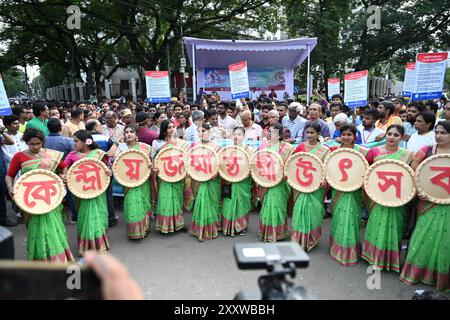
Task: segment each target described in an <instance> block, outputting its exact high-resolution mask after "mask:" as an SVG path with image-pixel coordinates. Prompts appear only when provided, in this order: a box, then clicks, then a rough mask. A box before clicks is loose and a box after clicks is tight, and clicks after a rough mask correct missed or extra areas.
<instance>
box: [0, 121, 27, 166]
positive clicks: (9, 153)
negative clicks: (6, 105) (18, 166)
mask: <svg viewBox="0 0 450 320" xmlns="http://www.w3.org/2000/svg"><path fill="white" fill-rule="evenodd" d="M3 124H4V125H5V127H6V129H7V132H6V133H7V134H8V136H9V137H10V138H11V139H13V140H14V144H10V145H8V144H3V145H2V146H1V148H2V150H3V154H4V160H5V166H6V169H8V168H9V165H10V164H11V159H12V157H13V156H14V155H15V154H16V153H17V152H19V151H24V150H26V149H28V146H27V144H26V143H25V142H24V141H23V140H22V137H23V133H21V132H19V126H20V122H19V117H17V116H15V115H11V116H7V117H5V118H4V119H3Z"/></svg>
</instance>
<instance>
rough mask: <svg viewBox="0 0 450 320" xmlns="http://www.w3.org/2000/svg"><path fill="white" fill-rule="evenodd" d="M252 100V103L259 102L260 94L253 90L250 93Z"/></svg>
mask: <svg viewBox="0 0 450 320" xmlns="http://www.w3.org/2000/svg"><path fill="white" fill-rule="evenodd" d="M250 100H251V101H256V100H258V94H257V93H256V90H255V89H254V88H253V89H252V91H251V92H250Z"/></svg>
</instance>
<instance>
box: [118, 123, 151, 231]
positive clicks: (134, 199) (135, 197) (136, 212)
mask: <svg viewBox="0 0 450 320" xmlns="http://www.w3.org/2000/svg"><path fill="white" fill-rule="evenodd" d="M138 131H139V128H138V127H137V125H135V124H129V125H127V126H126V127H125V130H124V135H125V143H121V144H119V147H118V148H117V151H116V158H117V156H118V155H119V154H120V153H121V152H123V151H126V150H130V149H135V150H141V151H143V152H144V153H145V154H146V155H148V156H149V158H150V156H151V149H152V148H151V147H150V146H149V145H148V144H146V143H143V142H138V136H137V133H138ZM148 169H149V170H150V168H148ZM124 193H125V198H124V201H123V209H124V212H123V213H124V220H125V223H126V225H127V236H128V238H129V239H143V238H145V237H146V236H147V235H148V233H149V232H150V216H151V214H152V210H151V209H152V207H151V198H150V181H149V180H147V181H145V182H144V183H143V184H141V185H140V186H137V187H133V188H125V187H124Z"/></svg>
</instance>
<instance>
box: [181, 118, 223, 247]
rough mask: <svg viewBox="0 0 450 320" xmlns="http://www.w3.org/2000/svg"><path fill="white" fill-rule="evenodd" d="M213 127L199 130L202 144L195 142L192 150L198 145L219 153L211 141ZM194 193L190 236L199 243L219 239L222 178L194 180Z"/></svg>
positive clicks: (203, 126) (205, 125)
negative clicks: (210, 134)
mask: <svg viewBox="0 0 450 320" xmlns="http://www.w3.org/2000/svg"><path fill="white" fill-rule="evenodd" d="M210 130H211V126H210V125H209V124H203V125H202V126H201V127H199V128H198V136H199V138H200V142H194V143H193V144H191V146H190V148H193V147H195V146H197V145H205V146H209V147H211V148H212V149H213V150H214V151H216V152H217V151H218V149H219V146H218V145H217V144H216V143H215V142H212V141H211V140H210V136H209V131H210ZM191 183H192V184H191V186H192V191H193V194H194V196H195V200H194V208H193V214H192V224H191V230H190V231H189V234H190V235H192V236H195V237H197V238H198V240H199V241H204V240H210V239H214V238H217V236H218V235H219V232H220V231H221V229H222V228H221V225H220V217H219V205H220V203H219V202H220V176H219V175H217V176H216V177H214V178H213V179H211V180H208V181H204V182H199V181H196V180H194V179H192V182H191Z"/></svg>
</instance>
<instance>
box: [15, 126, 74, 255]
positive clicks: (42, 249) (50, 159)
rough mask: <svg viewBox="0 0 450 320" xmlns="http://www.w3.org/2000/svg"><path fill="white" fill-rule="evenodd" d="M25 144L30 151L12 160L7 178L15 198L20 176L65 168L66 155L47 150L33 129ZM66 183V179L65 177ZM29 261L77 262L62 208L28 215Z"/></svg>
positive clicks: (25, 139)
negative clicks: (64, 158)
mask: <svg viewBox="0 0 450 320" xmlns="http://www.w3.org/2000/svg"><path fill="white" fill-rule="evenodd" d="M23 140H24V141H25V143H26V144H27V145H28V149H27V150H25V151H21V152H18V153H16V154H15V155H14V157H13V158H12V160H11V165H10V167H9V170H8V174H7V176H6V185H7V186H8V191H9V193H10V194H11V196H13V195H14V194H13V181H14V178H15V176H16V175H17V174H18V173H19V171H20V172H21V174H24V173H26V172H29V171H30V170H35V169H44V170H49V171H51V172H56V171H61V170H62V169H63V168H64V162H63V153H62V152H59V151H55V150H50V149H44V148H42V146H43V145H44V134H43V133H42V131H40V130H38V129H34V128H30V129H27V130H26V131H25V133H24V135H23ZM62 178H63V180H64V176H62ZM25 220H26V225H27V258H28V260H37V261H50V262H60V263H68V262H71V261H74V257H73V255H72V252H71V251H70V247H69V243H68V241H67V233H66V227H65V226H64V223H63V218H62V205H60V206H59V207H58V208H57V209H54V210H52V211H50V212H47V213H46V214H42V215H34V214H26V219H25Z"/></svg>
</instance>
